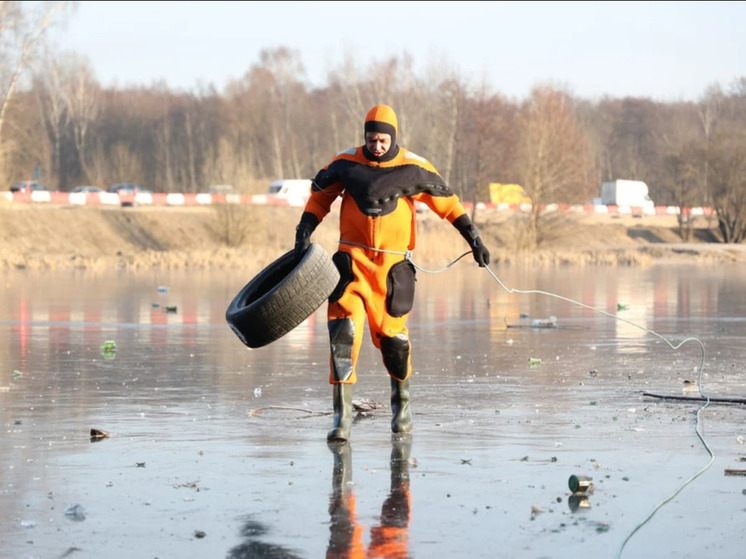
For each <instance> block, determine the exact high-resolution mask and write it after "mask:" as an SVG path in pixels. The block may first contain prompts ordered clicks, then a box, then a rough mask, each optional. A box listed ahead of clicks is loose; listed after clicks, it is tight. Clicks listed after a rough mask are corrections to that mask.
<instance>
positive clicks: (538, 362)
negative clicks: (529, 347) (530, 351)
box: [528, 357, 541, 367]
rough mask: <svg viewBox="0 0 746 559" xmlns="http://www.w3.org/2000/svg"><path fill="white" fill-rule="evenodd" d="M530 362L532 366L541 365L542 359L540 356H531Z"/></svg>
mask: <svg viewBox="0 0 746 559" xmlns="http://www.w3.org/2000/svg"><path fill="white" fill-rule="evenodd" d="M528 364H529V366H531V367H535V366H536V365H541V359H539V358H538V357H529V358H528Z"/></svg>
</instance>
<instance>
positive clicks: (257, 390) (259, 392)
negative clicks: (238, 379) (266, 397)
mask: <svg viewBox="0 0 746 559" xmlns="http://www.w3.org/2000/svg"><path fill="white" fill-rule="evenodd" d="M261 395H262V389H261V387H260V386H257V387H256V388H255V389H254V398H259V397H260V396H261Z"/></svg>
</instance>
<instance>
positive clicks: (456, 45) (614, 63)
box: [54, 1, 746, 101]
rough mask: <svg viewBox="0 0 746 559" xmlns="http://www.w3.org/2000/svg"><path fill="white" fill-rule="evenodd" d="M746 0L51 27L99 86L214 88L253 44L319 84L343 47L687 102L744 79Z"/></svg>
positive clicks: (279, 12) (475, 73)
mask: <svg viewBox="0 0 746 559" xmlns="http://www.w3.org/2000/svg"><path fill="white" fill-rule="evenodd" d="M745 24H746V2H344V1H342V2H216V1H213V2H152V1H151V2H108V1H107V2H79V3H78V5H77V8H76V10H75V11H74V12H72V13H70V14H68V15H67V23H66V25H65V26H64V27H63V28H60V29H58V30H57V31H56V32H55V33H54V38H55V41H56V44H57V45H58V48H59V49H61V50H65V51H74V52H76V53H78V54H82V55H84V56H86V57H87V58H88V59H89V61H90V63H91V65H92V66H93V68H94V70H95V72H96V76H97V78H98V80H99V82H100V83H101V84H102V85H104V86H107V87H109V86H117V87H123V86H129V85H145V86H148V85H152V84H154V83H155V82H157V81H161V80H163V81H165V82H166V84H167V85H168V86H169V87H171V88H172V89H180V90H191V89H194V88H195V87H196V86H197V85H198V84H212V85H214V86H215V87H217V88H218V90H222V88H223V87H224V86H225V85H226V83H227V82H228V81H229V80H231V79H237V78H240V77H241V76H243V75H244V74H245V72H246V71H247V70H248V69H249V67H250V66H251V65H252V64H256V63H258V62H259V53H260V52H261V51H262V50H264V49H273V48H277V47H288V48H291V49H294V50H297V51H298V52H299V53H300V58H301V61H302V63H303V65H304V67H305V69H306V75H307V82H308V83H309V84H311V85H323V84H324V83H325V82H326V74H327V72H328V71H329V70H331V69H333V68H334V67H336V66H339V65H340V64H341V63H342V61H343V60H344V59H345V58H346V57H347V56H349V54H352V55H353V56H355V57H357V58H358V59H359V61H360V64H359V65H358V67H360V68H364V67H365V66H367V63H368V62H370V61H384V60H385V59H387V58H389V57H391V56H396V55H401V54H402V53H405V52H406V53H408V54H410V55H411V56H412V57H413V59H414V63H415V69H416V70H417V71H418V72H423V71H424V69H425V68H426V67H429V66H431V65H432V64H433V63H434V62H436V61H438V60H444V61H445V62H446V63H447V65H449V66H450V67H451V68H457V69H458V71H459V72H460V76H461V77H462V78H463V79H464V80H465V81H467V82H469V83H472V84H478V83H480V82H481V81H482V80H487V82H488V83H489V84H490V86H491V88H492V90H493V91H495V92H501V93H503V94H505V95H507V96H508V97H512V98H524V97H526V96H527V95H528V94H529V92H530V90H531V88H532V87H533V86H535V85H537V84H539V83H549V84H552V85H555V86H557V87H561V88H564V89H565V90H567V91H569V92H570V93H573V94H575V95H577V96H580V97H583V98H586V99H597V98H599V97H601V96H603V95H609V96H611V97H624V96H636V97H648V98H652V99H655V100H659V101H677V100H696V99H698V98H699V97H700V96H702V94H703V93H704V92H705V90H706V88H707V87H708V86H710V85H713V84H719V85H721V86H723V87H725V88H727V87H728V86H730V85H731V84H732V83H733V82H734V81H735V80H736V79H737V78H740V77H745V76H746V33H745V32H744V31H743V29H744V25H745Z"/></svg>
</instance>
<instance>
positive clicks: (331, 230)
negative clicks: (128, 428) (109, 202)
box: [0, 198, 746, 271]
mask: <svg viewBox="0 0 746 559" xmlns="http://www.w3.org/2000/svg"><path fill="white" fill-rule="evenodd" d="M0 200H3V202H2V203H0V268H4V269H14V268H25V269H56V268H81V269H117V268H126V269H134V270H138V269H151V268H166V269H191V268H216V269H220V268H234V269H235V268H239V269H245V270H247V271H258V270H260V269H261V268H263V267H264V266H266V265H267V264H269V263H270V262H271V261H272V260H274V259H275V258H277V257H279V256H280V255H281V254H283V253H284V252H285V251H287V250H290V249H291V248H292V246H293V242H294V236H295V225H296V223H297V222H298V219H299V218H300V214H301V212H302V209H301V208H282V207H271V206H246V207H230V208H229V207H225V206H207V207H165V208H163V207H139V208H119V207H111V208H108V207H70V206H64V207H63V206H49V205H41V204H38V205H36V204H35V205H28V204H19V203H8V202H7V201H4V199H2V198H0ZM418 221H419V225H418V240H417V248H416V250H415V253H414V256H413V257H414V259H415V261H416V262H417V263H418V264H420V265H422V266H429V267H442V266H445V265H447V264H448V263H449V262H451V261H452V260H454V259H456V258H458V257H459V256H460V255H461V254H463V253H464V252H465V251H467V250H468V249H467V246H466V244H465V243H464V241H463V239H461V236H460V235H459V234H458V233H457V232H456V231H455V230H454V229H453V227H451V226H450V225H449V224H448V223H446V222H443V221H441V220H440V219H438V218H437V217H436V216H434V215H433V214H421V215H420V216H418ZM524 221H525V217H524V216H516V215H513V214H510V213H507V212H501V213H493V214H487V213H483V214H482V215H479V216H477V224H478V226H479V228H480V231H481V232H482V237H483V239H484V241H485V243H486V244H487V246H488V247H489V249H490V252H491V255H492V262H494V263H508V264H512V263H533V264H540V265H554V266H562V265H609V266H612V265H630V266H636V265H647V264H651V263H653V262H659V261H708V262H742V261H746V258H744V246H743V245H738V246H733V245H728V246H726V245H720V244H717V243H704V242H695V243H687V244H682V243H681V242H680V238H679V236H678V233H677V224H676V220H675V218H673V217H666V216H663V217H649V218H642V219H634V218H612V217H609V216H603V215H602V216H596V215H587V214H568V213H564V214H557V215H555V216H551V217H549V218H547V219H546V221H543V225H544V227H543V228H542V243H541V245H540V246H539V248H537V249H534V250H530V249H528V247H527V246H526V243H525V238H524V236H523V235H524V230H523V227H525V225H524ZM337 222H338V214H337V213H336V212H332V213H331V214H330V215H329V216H328V217H327V218H326V219H325V220H324V222H323V223H322V224H321V225H320V226H319V228H318V229H317V231H316V232H315V233H314V236H313V241H314V242H317V243H319V244H321V245H322V246H324V248H326V249H327V251H328V252H330V253H332V252H333V251H334V250H336V243H337V240H338V232H337ZM701 225H702V226H703V227H704V226H706V224H704V223H703V224H701ZM704 228H705V229H706V227H704ZM696 237H700V238H707V235H704V234H699V235H696Z"/></svg>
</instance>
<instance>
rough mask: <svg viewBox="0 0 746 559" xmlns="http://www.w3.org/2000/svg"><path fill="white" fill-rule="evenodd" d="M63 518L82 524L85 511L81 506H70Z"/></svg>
mask: <svg viewBox="0 0 746 559" xmlns="http://www.w3.org/2000/svg"><path fill="white" fill-rule="evenodd" d="M65 516H66V517H68V518H69V519H70V520H74V521H75V522H82V521H83V520H85V509H84V508H83V507H82V506H81V505H70V506H69V507H67V510H65Z"/></svg>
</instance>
